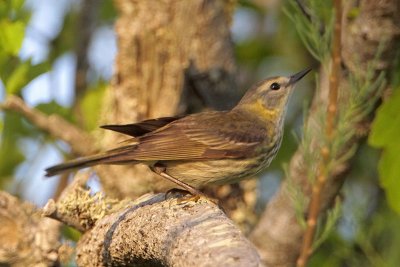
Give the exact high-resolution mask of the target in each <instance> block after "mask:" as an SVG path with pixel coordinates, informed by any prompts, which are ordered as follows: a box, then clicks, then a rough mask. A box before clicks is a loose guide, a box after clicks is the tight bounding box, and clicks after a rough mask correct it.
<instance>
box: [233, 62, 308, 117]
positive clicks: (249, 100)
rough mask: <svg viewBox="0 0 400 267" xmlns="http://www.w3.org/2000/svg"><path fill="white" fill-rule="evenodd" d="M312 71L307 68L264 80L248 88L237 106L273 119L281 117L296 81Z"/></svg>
mask: <svg viewBox="0 0 400 267" xmlns="http://www.w3.org/2000/svg"><path fill="white" fill-rule="evenodd" d="M310 71H311V69H306V70H303V71H300V72H298V73H296V74H294V75H291V76H289V77H286V76H278V77H272V78H268V79H266V80H263V81H261V82H259V83H258V84H256V85H255V86H253V87H252V88H251V89H250V90H248V91H247V93H246V94H245V95H244V96H243V98H242V100H240V102H239V104H238V105H237V106H236V107H235V108H237V109H240V108H244V109H248V110H251V111H253V112H255V113H256V114H258V115H261V116H263V117H265V118H268V119H271V120H274V119H278V118H281V117H282V116H283V115H284V113H285V111H286V107H287V103H288V100H289V96H290V95H291V93H292V92H293V88H294V86H295V84H296V82H298V81H299V80H300V79H301V78H303V77H304V76H305V75H306V74H307V73H308V72H310Z"/></svg>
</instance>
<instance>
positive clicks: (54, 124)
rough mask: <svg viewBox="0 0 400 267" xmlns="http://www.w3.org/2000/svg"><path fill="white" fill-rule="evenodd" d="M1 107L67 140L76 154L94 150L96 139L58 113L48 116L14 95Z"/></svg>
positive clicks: (56, 136)
mask: <svg viewBox="0 0 400 267" xmlns="http://www.w3.org/2000/svg"><path fill="white" fill-rule="evenodd" d="M0 108H1V109H3V110H9V111H14V112H17V113H19V114H21V115H22V116H24V117H25V118H26V119H28V120H29V121H30V122H31V123H32V124H33V125H35V126H36V127H38V128H39V129H41V130H43V131H46V132H47V133H49V134H50V135H51V136H52V137H54V138H58V139H61V140H63V141H65V142H67V143H68V144H69V145H70V146H71V149H72V151H73V152H74V153H75V154H78V155H87V154H90V153H91V152H93V151H92V150H93V148H94V141H93V139H92V137H91V136H90V135H89V134H87V133H85V132H84V131H82V130H81V129H79V128H77V127H76V126H74V125H73V124H71V123H69V122H68V121H66V120H65V119H63V118H62V117H60V116H58V115H49V116H48V115H46V114H44V113H42V112H40V111H38V110H35V109H33V108H30V107H28V106H27V105H26V104H25V103H24V101H23V100H22V99H21V98H19V97H16V96H13V95H10V96H8V97H7V99H6V100H5V101H4V103H2V104H1V106H0Z"/></svg>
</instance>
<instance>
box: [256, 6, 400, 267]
mask: <svg viewBox="0 0 400 267" xmlns="http://www.w3.org/2000/svg"><path fill="white" fill-rule="evenodd" d="M351 4H354V5H355V3H354V2H353V3H351ZM358 4H359V9H360V14H359V15H358V17H357V18H355V19H353V20H350V19H349V18H348V17H347V16H346V15H345V16H344V18H345V21H344V25H345V28H344V29H343V43H342V49H343V50H342V58H343V60H344V63H345V65H346V67H347V68H348V69H349V70H350V71H352V72H353V73H357V74H359V75H363V74H364V73H365V71H366V68H367V65H368V64H367V63H369V62H371V60H372V59H373V58H374V57H375V56H376V53H377V50H378V47H379V45H380V42H381V41H383V40H386V46H385V47H384V49H383V53H382V57H381V59H380V62H379V64H377V65H376V66H374V69H375V70H376V72H377V73H378V71H381V70H386V69H388V68H389V67H390V66H391V65H392V64H393V53H394V52H395V51H396V48H397V47H399V33H400V24H399V16H398V14H399V12H400V7H399V2H398V1H396V0H385V1H374V0H365V1H360V2H359V3H358ZM347 5H348V6H347V9H346V10H349V8H350V3H349V2H348V3H347ZM346 10H345V11H346ZM320 74H321V75H320V90H319V91H318V92H317V94H316V96H315V97H314V100H313V104H312V107H311V111H310V112H309V114H310V117H309V118H308V119H307V121H308V122H307V127H308V128H309V129H310V130H311V131H312V132H315V133H317V132H320V131H321V125H319V123H318V118H317V117H316V116H317V114H321V112H324V110H326V106H327V99H328V90H329V86H328V77H327V75H326V74H325V73H323V72H322V71H321V72H320ZM347 78H348V77H347V76H344V77H342V80H341V84H342V86H341V87H342V88H341V92H346V87H347V86H349V85H348V81H347ZM341 97H342V101H343V100H344V99H345V97H346V96H345V94H342V96H341ZM321 109H322V110H321ZM354 127H356V128H357V127H359V125H354ZM364 132H365V131H364ZM318 136H319V135H318V134H315V135H314V136H313V140H312V141H311V144H312V146H313V147H314V149H317V148H316V147H315V145H317V144H318V143H320V141H319V140H317V139H316V138H318ZM360 137H361V136H354V137H353V139H352V140H351V143H352V144H354V143H356V142H358V141H359V139H360ZM348 146H349V147H351V144H348ZM350 160H351V159H348V160H347V161H345V162H343V163H342V164H341V165H338V166H337V167H336V168H335V169H334V170H332V172H331V178H330V180H329V181H328V182H327V184H326V186H325V189H326V190H325V191H324V198H323V200H322V203H321V208H322V209H321V211H322V212H324V211H326V210H327V209H328V207H329V206H330V205H331V203H332V201H333V200H334V198H335V197H336V195H337V193H338V191H339V190H340V188H341V185H342V183H343V179H344V173H345V172H346V170H348V169H349V167H350ZM306 166H307V164H306V159H305V158H304V151H303V150H302V149H301V148H299V150H298V151H297V152H296V153H295V155H294V156H293V158H292V159H291V162H290V166H289V173H290V180H286V181H284V182H283V184H282V185H281V187H280V190H279V191H278V193H277V194H276V196H275V197H274V199H273V200H272V201H271V202H270V203H269V204H268V206H267V207H266V209H265V211H264V213H263V215H262V217H261V220H260V222H259V224H258V225H257V227H256V228H255V230H254V231H253V233H252V235H251V240H252V241H253V242H254V243H255V244H256V246H257V247H258V249H259V252H260V254H261V255H260V256H261V258H262V261H263V262H264V263H265V264H266V265H267V266H294V265H295V263H296V259H297V257H298V255H299V250H300V246H301V240H302V235H303V233H304V229H303V228H302V227H301V226H300V225H299V223H298V217H297V213H296V209H295V207H294V201H295V200H293V198H294V196H293V189H294V188H297V189H299V190H301V191H302V193H303V194H304V195H305V196H309V195H310V192H311V187H310V184H309V182H308V179H307V169H306ZM306 207H307V205H305V208H306ZM305 212H306V211H305V210H304V213H305Z"/></svg>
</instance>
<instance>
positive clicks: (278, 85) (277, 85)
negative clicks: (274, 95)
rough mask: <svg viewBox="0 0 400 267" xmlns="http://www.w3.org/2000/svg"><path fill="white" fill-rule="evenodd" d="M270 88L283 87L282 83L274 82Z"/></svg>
mask: <svg viewBox="0 0 400 267" xmlns="http://www.w3.org/2000/svg"><path fill="white" fill-rule="evenodd" d="M269 88H271V90H278V89H279V88H281V85H280V84H279V83H273V84H271V86H270V87H269Z"/></svg>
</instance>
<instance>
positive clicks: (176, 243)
mask: <svg viewBox="0 0 400 267" xmlns="http://www.w3.org/2000/svg"><path fill="white" fill-rule="evenodd" d="M77 264H78V265H79V266H127V265H129V266H246V267H247V266H259V264H260V259H259V256H258V254H257V251H256V249H255V248H254V247H253V245H252V244H251V243H250V242H249V241H248V240H247V239H246V238H245V237H244V236H243V234H242V233H241V232H240V230H239V229H238V228H237V227H236V226H235V225H234V224H233V222H232V221H230V220H229V219H228V218H227V217H226V216H225V214H224V213H223V212H222V211H221V210H220V209H219V208H218V207H217V206H216V205H215V204H213V203H210V202H208V201H206V200H200V201H198V202H187V203H178V202H177V200H176V199H169V200H166V201H164V194H159V195H155V196H149V197H147V198H143V199H142V200H140V201H136V204H133V205H130V206H129V207H128V208H126V209H123V210H121V211H119V212H116V213H113V214H111V215H108V216H105V217H104V218H102V219H100V220H99V221H97V223H96V224H95V226H94V227H93V228H92V229H91V230H90V231H88V232H86V233H85V234H84V235H83V236H82V238H81V239H80V240H79V243H78V246H77Z"/></svg>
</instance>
